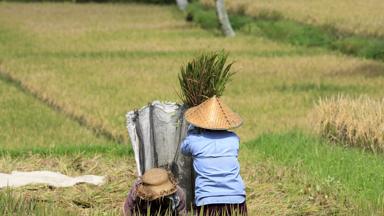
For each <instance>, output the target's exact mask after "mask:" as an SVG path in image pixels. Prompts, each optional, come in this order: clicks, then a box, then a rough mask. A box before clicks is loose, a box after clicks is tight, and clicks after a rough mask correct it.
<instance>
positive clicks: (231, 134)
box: [226, 131, 240, 141]
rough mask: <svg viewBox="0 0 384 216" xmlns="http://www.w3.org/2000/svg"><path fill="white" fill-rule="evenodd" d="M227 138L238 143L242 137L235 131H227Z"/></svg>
mask: <svg viewBox="0 0 384 216" xmlns="http://www.w3.org/2000/svg"><path fill="white" fill-rule="evenodd" d="M226 137H227V138H228V139H233V140H236V141H240V137H239V136H238V135H237V134H236V133H235V132H233V131H226Z"/></svg>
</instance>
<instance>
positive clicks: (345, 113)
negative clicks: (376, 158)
mask: <svg viewBox="0 0 384 216" xmlns="http://www.w3.org/2000/svg"><path fill="white" fill-rule="evenodd" d="M311 117H312V118H311V120H312V124H313V125H314V126H315V128H316V131H317V132H318V133H319V134H320V135H321V136H323V137H325V138H327V139H329V140H330V141H331V142H333V143H341V144H344V145H346V146H354V147H360V148H364V149H369V150H372V151H373V152H383V151H384V99H383V100H373V99H370V98H368V97H360V98H358V99H350V98H347V97H342V96H339V97H336V98H331V99H325V100H320V101H319V103H318V104H317V105H316V107H315V109H314V112H313V113H312V115H311Z"/></svg>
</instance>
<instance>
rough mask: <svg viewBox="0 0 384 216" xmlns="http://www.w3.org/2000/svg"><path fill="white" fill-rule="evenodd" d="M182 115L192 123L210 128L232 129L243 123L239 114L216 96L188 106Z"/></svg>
mask: <svg viewBox="0 0 384 216" xmlns="http://www.w3.org/2000/svg"><path fill="white" fill-rule="evenodd" d="M184 116H185V119H186V120H187V121H188V122H189V123H191V124H192V125H195V126H197V127H200V128H205V129H210V130H228V129H233V128H237V127H240V126H241V124H242V123H243V121H242V120H241V118H240V116H239V115H238V114H237V113H235V112H233V111H232V110H231V109H230V108H229V107H228V106H227V105H225V104H224V103H223V102H222V101H221V99H220V98H218V97H216V96H213V97H212V98H209V99H208V100H206V101H204V102H203V103H201V104H200V105H197V106H194V107H192V108H189V109H188V110H187V111H186V112H185V114H184Z"/></svg>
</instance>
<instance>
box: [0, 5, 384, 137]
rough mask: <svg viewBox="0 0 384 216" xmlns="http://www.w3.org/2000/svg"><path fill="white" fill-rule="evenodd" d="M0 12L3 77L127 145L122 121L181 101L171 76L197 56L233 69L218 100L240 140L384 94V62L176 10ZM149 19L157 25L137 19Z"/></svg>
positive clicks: (26, 8) (6, 8) (21, 8)
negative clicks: (335, 98) (345, 98)
mask: <svg viewBox="0 0 384 216" xmlns="http://www.w3.org/2000/svg"><path fill="white" fill-rule="evenodd" d="M16 11H17V13H16ZM0 12H1V13H0V17H1V18H0V19H1V24H0V26H1V27H0V28H1V29H2V30H1V31H2V32H3V34H1V37H2V41H3V42H2V43H1V49H0V52H1V56H2V63H1V67H0V70H1V73H2V74H6V75H7V76H10V77H11V78H12V79H14V80H18V81H20V82H21V85H23V86H24V88H26V89H28V91H31V92H34V93H35V94H37V95H39V97H40V98H41V99H42V100H45V101H48V103H50V104H54V106H56V107H59V109H60V110H63V111H64V112H65V113H70V115H72V116H74V117H75V118H77V119H82V120H83V121H84V122H85V123H86V124H88V125H91V126H93V127H95V128H98V129H99V130H106V131H108V132H109V133H110V134H111V136H113V137H116V138H117V139H118V140H124V142H127V134H126V131H125V128H124V114H125V113H126V112H127V111H129V110H132V109H134V108H138V107H141V106H143V105H145V104H147V103H148V102H149V101H152V100H155V99H160V100H172V101H178V98H177V94H176V92H177V89H178V84H177V73H178V72H179V70H180V67H181V65H183V64H185V63H186V62H187V60H188V59H190V58H192V57H194V56H195V55H196V54H198V53H200V52H202V51H203V50H220V49H225V50H226V51H228V52H230V60H234V61H235V62H236V63H235V64H234V69H235V71H237V75H235V76H234V79H233V82H231V83H230V84H229V86H228V88H227V91H226V93H225V96H224V100H225V101H226V102H228V103H229V104H230V105H231V106H232V107H234V109H235V110H237V111H238V112H239V113H240V114H241V115H242V116H243V117H244V119H246V122H245V124H244V127H242V128H241V129H239V131H238V132H239V134H240V135H241V137H242V138H243V140H249V139H251V138H253V137H255V136H256V135H257V134H260V133H262V132H266V131H275V130H283V129H285V128H290V127H295V126H300V125H301V126H302V125H303V122H304V121H303V120H304V118H305V116H306V112H307V111H308V109H309V108H310V107H311V106H312V104H313V102H314V101H316V100H317V98H318V97H319V96H327V95H334V94H337V93H345V94H350V95H353V94H360V93H366V94H371V95H376V96H379V95H382V93H383V91H384V90H383V89H382V88H380V87H379V86H380V84H381V83H383V80H384V79H383V76H381V74H382V72H381V71H382V70H383V68H384V64H383V63H378V62H374V61H369V60H361V59H356V58H350V57H345V56H342V55H339V54H329V53H326V52H325V51H324V50H321V49H304V48H300V47H293V46H290V45H285V44H279V43H276V42H272V41H268V40H266V39H262V38H258V37H254V36H245V35H244V36H243V35H239V36H238V37H236V38H233V39H224V38H220V37H217V36H216V35H214V34H212V33H210V32H206V31H203V30H201V29H199V28H197V27H194V26H192V25H191V24H188V23H186V22H184V20H183V17H182V15H181V14H180V13H179V12H178V11H177V9H176V8H167V7H165V6H147V5H114V4H110V5H108V4H107V5H102V6H101V5H97V4H94V5H92V4H87V5H73V4H63V5H59V4H49V3H44V4H8V3H3V4H2V6H1V7H0ZM149 13H154V14H156V18H155V17H153V18H150V17H148V16H146V17H145V18H143V17H142V16H143V14H149ZM68 17H70V18H68ZM52 20H55V22H52ZM149 20H152V21H149ZM245 77H246V79H245ZM148 86H150V87H151V88H148ZM276 123H278V124H276Z"/></svg>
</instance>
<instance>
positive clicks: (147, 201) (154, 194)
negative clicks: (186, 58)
mask: <svg viewBox="0 0 384 216" xmlns="http://www.w3.org/2000/svg"><path fill="white" fill-rule="evenodd" d="M123 213H124V216H133V215H151V216H152V215H153V216H155V215H156V216H157V215H186V205H185V193H184V192H183V190H182V189H181V188H180V187H179V186H177V184H176V182H175V179H174V177H173V176H172V174H171V173H170V172H168V171H167V170H165V169H161V168H153V169H150V170H147V171H146V172H145V173H144V175H143V176H142V177H141V178H140V179H138V180H137V181H136V182H135V183H134V184H133V186H132V188H131V190H130V191H129V193H128V197H127V199H126V200H125V203H124V208H123Z"/></svg>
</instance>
